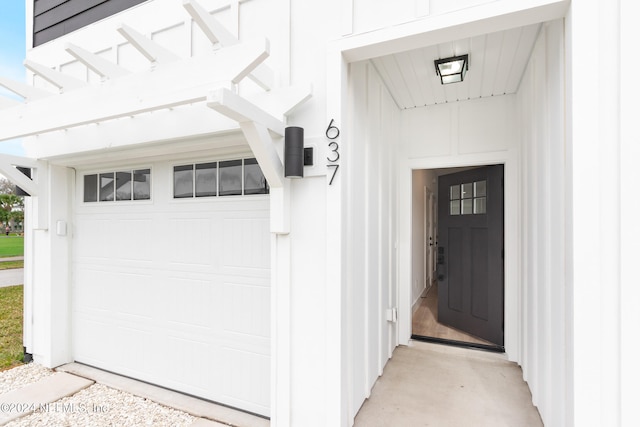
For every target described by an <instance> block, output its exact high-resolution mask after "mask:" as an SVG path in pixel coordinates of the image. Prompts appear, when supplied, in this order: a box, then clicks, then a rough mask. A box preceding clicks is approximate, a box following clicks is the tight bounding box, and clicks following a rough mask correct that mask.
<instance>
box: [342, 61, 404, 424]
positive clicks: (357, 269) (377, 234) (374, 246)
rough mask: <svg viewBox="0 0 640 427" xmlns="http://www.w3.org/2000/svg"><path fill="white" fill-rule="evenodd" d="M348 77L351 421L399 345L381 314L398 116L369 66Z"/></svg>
mask: <svg viewBox="0 0 640 427" xmlns="http://www.w3.org/2000/svg"><path fill="white" fill-rule="evenodd" d="M350 74H351V77H352V79H351V85H350V86H351V90H352V102H353V104H352V105H351V109H352V111H354V119H353V122H352V123H351V126H350V129H352V132H353V133H352V135H351V138H350V140H349V143H348V144H344V145H343V146H344V148H345V151H344V153H345V156H344V159H345V160H344V162H345V163H343V164H344V166H343V169H344V171H345V175H344V177H345V178H346V179H347V181H348V185H345V188H346V189H347V191H348V192H349V195H348V197H347V198H346V203H347V207H346V209H345V212H346V213H347V218H346V221H345V223H346V224H345V232H346V233H347V234H348V239H347V248H346V251H345V252H346V261H345V266H346V269H347V272H346V276H347V280H346V286H348V289H347V299H348V302H347V304H348V306H349V307H350V310H349V313H348V316H349V318H348V319H347V324H348V329H347V334H348V342H349V344H350V348H349V351H348V353H349V359H348V361H347V363H348V365H349V369H348V372H349V373H350V377H349V378H348V387H349V417H350V418H349V419H350V421H351V422H353V419H354V417H355V415H356V413H357V412H358V410H359V409H360V406H361V405H362V403H363V402H364V400H365V399H366V398H367V397H368V396H369V394H370V392H371V388H372V387H373V385H374V383H375V382H376V380H377V379H378V376H380V375H381V374H382V369H383V368H384V365H385V364H386V362H387V360H388V359H389V357H390V356H391V352H392V351H393V348H394V347H395V345H396V341H397V338H396V332H395V324H394V323H391V322H388V321H387V320H386V313H387V309H388V308H392V307H395V304H396V302H397V298H396V277H395V274H396V270H395V267H394V263H395V249H394V248H393V245H394V242H395V228H394V227H393V222H392V221H393V219H394V217H395V205H396V203H395V190H394V189H395V185H394V183H393V182H392V177H393V176H395V171H394V164H395V162H394V161H393V152H394V150H395V146H396V144H397V143H398V142H399V141H398V140H397V137H396V135H397V134H398V132H397V126H398V120H399V112H398V110H397V107H396V106H395V104H394V103H393V100H392V99H391V96H390V95H389V94H388V92H387V90H386V88H385V87H384V85H383V84H382V82H381V80H380V78H379V76H378V75H377V74H376V72H375V69H374V68H373V67H372V66H371V65H370V64H368V63H358V64H352V65H351V73H350ZM343 169H341V172H342V170H343Z"/></svg>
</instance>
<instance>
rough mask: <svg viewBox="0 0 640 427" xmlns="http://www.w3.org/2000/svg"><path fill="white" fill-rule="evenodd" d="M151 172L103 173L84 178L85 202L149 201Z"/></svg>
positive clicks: (140, 170)
mask: <svg viewBox="0 0 640 427" xmlns="http://www.w3.org/2000/svg"><path fill="white" fill-rule="evenodd" d="M150 198H151V170H150V169H138V170H129V171H116V172H104V173H100V174H88V175H85V176H84V201H85V202H113V201H129V200H149V199H150Z"/></svg>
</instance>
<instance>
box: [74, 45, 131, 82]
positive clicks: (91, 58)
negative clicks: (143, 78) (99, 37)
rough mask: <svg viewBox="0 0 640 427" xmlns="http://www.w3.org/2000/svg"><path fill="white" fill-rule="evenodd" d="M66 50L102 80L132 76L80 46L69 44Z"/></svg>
mask: <svg viewBox="0 0 640 427" xmlns="http://www.w3.org/2000/svg"><path fill="white" fill-rule="evenodd" d="M65 50H66V51H67V52H68V53H69V54H70V55H71V56H73V57H74V58H76V59H77V60H78V61H80V62H82V63H83V64H84V65H86V66H87V67H88V68H89V69H90V70H91V71H93V72H94V73H96V74H98V75H100V77H102V78H105V79H115V78H118V77H122V76H126V75H127V74H130V72H129V71H127V70H125V69H124V68H122V67H120V66H119V65H116V64H114V63H113V62H111V61H109V60H108V59H105V58H103V57H101V56H98V55H96V54H95V53H92V52H89V51H88V50H85V49H83V48H81V47H80V46H76V45H74V44H73V43H67V44H66V46H65Z"/></svg>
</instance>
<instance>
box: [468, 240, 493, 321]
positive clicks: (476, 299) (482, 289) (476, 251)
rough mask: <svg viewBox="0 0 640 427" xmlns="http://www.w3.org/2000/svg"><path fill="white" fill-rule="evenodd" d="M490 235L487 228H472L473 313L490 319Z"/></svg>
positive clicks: (480, 317) (471, 278)
mask: <svg viewBox="0 0 640 427" xmlns="http://www.w3.org/2000/svg"><path fill="white" fill-rule="evenodd" d="M488 254H489V235H488V229H487V228H472V229H471V275H470V280H471V315H472V316H474V317H476V318H479V319H482V320H489V305H488V304H489V258H488Z"/></svg>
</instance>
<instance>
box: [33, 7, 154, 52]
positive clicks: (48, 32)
mask: <svg viewBox="0 0 640 427" xmlns="http://www.w3.org/2000/svg"><path fill="white" fill-rule="evenodd" d="M145 1H146V0H34V4H33V8H34V17H33V47H36V46H39V45H41V44H43V43H46V42H48V41H50V40H53V39H55V38H57V37H61V36H63V35H65V34H69V33H70V32H72V31H75V30H78V29H80V28H82V27H85V26H87V25H89V24H92V23H94V22H97V21H99V20H101V19H104V18H106V17H108V16H111V15H115V14H116V13H118V12H122V11H123V10H125V9H128V8H130V7H132V6H135V5H137V4H140V3H143V2H145Z"/></svg>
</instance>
